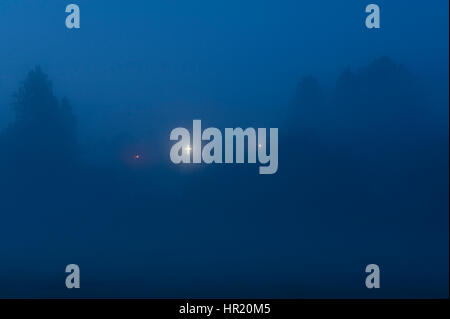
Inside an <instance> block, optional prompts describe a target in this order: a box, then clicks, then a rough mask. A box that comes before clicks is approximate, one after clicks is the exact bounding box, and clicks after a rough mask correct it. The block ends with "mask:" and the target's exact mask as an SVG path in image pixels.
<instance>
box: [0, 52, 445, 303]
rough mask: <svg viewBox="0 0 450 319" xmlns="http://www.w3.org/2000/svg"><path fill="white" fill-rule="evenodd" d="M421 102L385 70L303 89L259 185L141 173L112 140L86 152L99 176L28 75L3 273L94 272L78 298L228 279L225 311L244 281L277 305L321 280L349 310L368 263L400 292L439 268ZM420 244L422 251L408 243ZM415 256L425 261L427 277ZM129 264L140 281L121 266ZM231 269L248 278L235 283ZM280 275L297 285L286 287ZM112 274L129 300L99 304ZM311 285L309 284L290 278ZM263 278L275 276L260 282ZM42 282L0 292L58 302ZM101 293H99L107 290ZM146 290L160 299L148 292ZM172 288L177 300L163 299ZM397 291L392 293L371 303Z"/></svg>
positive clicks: (4, 230)
mask: <svg viewBox="0 0 450 319" xmlns="http://www.w3.org/2000/svg"><path fill="white" fill-rule="evenodd" d="M429 91H430V88H429V87H426V86H425V85H424V84H423V83H422V82H421V81H420V80H419V79H418V78H417V77H415V76H414V75H413V74H412V73H411V72H409V71H408V70H407V69H405V68H404V67H402V66H400V65H398V64H396V63H395V62H393V61H392V60H390V59H389V58H380V59H377V60H375V61H373V62H372V63H371V64H369V65H367V66H366V67H363V68H360V69H357V70H351V69H350V68H349V69H347V70H345V71H343V72H342V74H341V75H340V76H339V77H338V79H337V80H336V85H335V87H333V88H331V89H329V88H327V89H324V88H323V87H322V86H321V85H320V82H319V81H318V80H317V79H315V78H314V77H313V76H307V77H305V78H303V79H302V80H301V81H300V83H299V84H298V87H297V90H296V92H293V96H294V97H293V100H292V104H291V105H290V108H289V119H288V120H286V122H285V123H284V126H283V127H279V131H280V140H279V145H280V146H279V149H280V154H279V170H278V173H277V174H275V175H273V176H261V175H258V174H257V168H256V167H255V166H252V165H244V166H238V165H228V166H227V165H222V166H221V165H210V166H207V167H203V166H206V165H203V166H202V168H201V169H200V168H199V167H196V166H189V167H186V166H181V167H180V166H175V165H172V164H171V163H170V161H169V154H168V153H167V164H165V165H161V164H158V165H151V163H148V162H146V161H145V159H143V158H140V155H139V152H138V151H136V150H138V149H139V147H142V145H140V146H138V145H139V142H138V139H136V138H134V137H132V136H128V135H126V134H124V135H122V136H118V137H117V138H115V139H113V140H111V141H106V142H104V143H103V144H102V145H98V149H101V150H104V151H105V152H109V153H110V154H109V156H107V158H110V160H109V161H106V162H95V163H94V162H91V161H89V160H87V158H89V156H86V151H85V147H84V146H83V145H80V143H79V142H78V140H77V121H76V119H75V117H74V115H73V113H72V110H71V105H70V102H69V99H67V98H64V99H61V100H60V99H58V98H57V97H56V96H55V93H54V92H53V90H52V85H51V82H50V81H49V79H48V77H47V75H45V73H44V72H43V71H42V70H41V69H40V68H39V67H37V68H35V69H33V70H32V71H30V73H29V74H28V76H27V77H26V79H25V81H24V82H23V83H22V84H21V85H20V87H19V89H18V90H17V92H16V94H15V95H14V96H13V102H12V108H13V111H14V120H13V122H12V123H11V124H10V126H9V127H8V128H6V129H5V130H3V131H2V133H1V134H0V152H1V154H2V155H1V156H0V172H1V176H2V179H1V181H0V193H1V194H2V201H1V202H2V203H1V205H2V211H3V212H7V214H8V218H7V219H5V220H4V222H2V223H1V224H0V240H2V241H4V242H8V243H9V245H6V247H11V248H12V249H6V250H4V251H0V254H1V255H2V256H4V257H5V259H4V260H5V262H4V263H5V265H6V267H11V268H14V267H18V266H17V265H16V264H15V263H14V262H13V260H15V261H20V262H24V263H34V262H37V263H39V261H42V260H47V261H48V260H53V261H54V262H53V263H47V264H51V265H53V266H50V267H51V269H50V268H48V267H49V266H47V268H46V269H40V270H38V271H40V272H42V273H44V274H55V273H58V271H59V270H60V269H61V267H63V266H62V265H65V264H67V263H69V262H72V260H77V262H79V263H80V264H83V262H84V263H85V264H89V265H91V266H89V267H91V268H92V269H103V268H104V267H105V263H109V267H111V268H110V269H109V270H108V271H105V272H104V274H105V278H97V277H96V278H94V277H92V278H90V277H89V272H87V273H88V274H87V275H86V276H87V277H88V278H90V279H91V280H92V281H93V282H96V283H98V285H97V286H96V287H100V288H95V289H94V288H92V289H91V290H89V289H86V290H85V291H84V293H85V294H86V295H84V296H88V295H96V294H99V295H101V296H108V295H111V296H133V295H139V296H150V297H151V296H158V297H176V296H184V295H185V293H189V295H190V296H202V295H205V294H206V293H205V291H208V292H211V294H210V295H209V296H211V295H217V296H219V297H220V296H221V295H220V294H221V293H227V289H229V290H228V292H231V291H235V290H234V288H235V287H231V286H227V284H228V282H229V281H228V280H227V278H231V277H233V278H236V277H238V278H239V277H242V280H243V283H242V290H241V293H240V295H239V296H253V297H255V295H254V294H255V293H256V294H261V293H263V292H262V290H258V289H256V288H255V287H259V285H260V284H259V285H258V284H256V283H258V282H265V283H266V284H267V285H272V284H275V282H276V283H277V284H278V285H280V287H282V289H281V288H280V292H279V294H280V296H285V297H301V296H306V295H308V296H316V297H317V296H318V297H326V296H329V295H332V294H333V291H332V290H329V289H328V288H327V289H328V290H327V291H320V290H317V291H315V290H314V289H313V288H311V286H316V282H318V281H319V282H320V281H321V280H322V282H323V285H324V286H326V285H327V284H326V283H327V282H329V281H330V280H335V281H336V282H338V283H339V284H343V283H345V284H344V286H345V287H346V288H345V289H344V290H343V291H342V288H340V289H341V290H339V293H340V294H341V295H343V296H356V295H358V294H363V293H366V291H363V290H362V288H361V287H360V282H359V281H360V278H353V277H351V275H350V274H351V271H352V270H350V269H347V268H345V267H346V265H348V262H349V261H353V262H354V263H355V264H358V265H359V263H360V264H361V265H362V264H363V263H365V262H366V260H368V259H371V258H373V256H376V258H377V261H378V262H379V263H381V264H383V263H385V264H386V265H389V264H392V265H394V264H395V265H396V267H397V268H394V269H393V270H391V272H390V273H388V274H386V277H391V278H397V279H396V280H394V283H397V282H398V280H403V279H405V278H408V276H412V277H413V275H412V274H413V272H414V270H416V269H419V268H423V267H429V266H427V265H428V263H431V264H432V263H433V260H438V259H439V258H440V257H441V256H440V255H439V253H438V252H439V251H445V247H444V246H445V245H446V244H445V243H444V242H445V236H446V235H445V234H446V231H448V228H446V227H448V120H445V117H446V118H447V119H448V113H447V112H448V110H447V111H445V110H446V107H445V106H444V105H438V104H436V103H435V100H432V99H430V98H429ZM149 125H151V123H149ZM167 139H168V137H167ZM159 151H161V150H159ZM155 152H158V150H155ZM446 225H447V226H446ZM17 229H20V230H21V231H25V232H27V233H28V234H30V236H29V237H32V238H34V240H33V241H29V240H25V239H24V238H23V237H22V236H21V235H20V232H18V231H17ZM324 233H326V234H328V236H323V234H324ZM399 233H401V234H402V235H399ZM430 233H431V234H430ZM402 236H403V237H402ZM447 236H448V234H447ZM424 237H426V239H425V240H426V242H427V244H426V245H424V244H423V242H421V241H419V239H422V240H423V238H424ZM330 238H333V240H331V241H330ZM406 238H408V239H406ZM411 238H417V240H415V239H411ZM447 239H448V237H447ZM256 243H257V244H256ZM429 246H432V247H433V249H435V250H432V251H430V250H429V249H428V248H427V247H429ZM3 247H5V246H3ZM193 247H195V251H192V250H191V248H193ZM2 249H3V248H2ZM30 251H31V252H32V253H30ZM206 251H207V252H208V254H206V253H205V252H206ZM447 251H448V246H447ZM22 252H26V256H25V255H24V254H22ZM268 252H270V254H268ZM417 255H420V256H427V257H428V261H427V263H425V261H424V260H422V259H417V258H416V256H417ZM305 258H306V259H307V260H308V262H306V263H305ZM130 260H134V261H136V260H139V263H140V264H141V265H142V266H139V267H137V266H135V267H137V268H133V267H129V266H128V265H129V264H128V262H129V261H130ZM199 260H201V261H202V264H203V265H204V266H200V267H199V266H198V261H199ZM242 260H247V261H249V263H247V265H248V264H251V265H255V266H254V268H252V269H250V268H246V269H242V268H239V265H240V262H241V261H242ZM280 260H284V261H283V262H280ZM439 260H440V259H439ZM329 263H332V264H333V266H332V268H333V269H332V270H331V271H330V270H329V269H327V266H328V265H329ZM405 263H406V264H405ZM409 263H411V264H409ZM398 264H402V265H404V266H405V267H404V268H399V267H398ZM436 264H439V265H441V264H442V263H436ZM194 266H195V267H197V268H195V269H194V268H193V267H194ZM447 266H448V265H447ZM246 267H249V266H246ZM296 267H299V268H301V270H302V273H297V274H296V275H295V273H296V272H295V271H294V269H295V268H296ZM122 268H125V269H127V271H128V272H134V273H135V275H136V278H135V279H136V281H135V282H133V278H134V277H133V274H128V277H131V278H132V279H129V278H128V280H131V281H132V282H133V284H135V285H137V286H139V287H142V288H141V290H139V291H137V290H136V286H133V287H134V288H133V289H134V290H133V289H131V290H132V291H130V290H127V287H131V286H132V284H129V285H130V286H127V284H125V283H123V285H124V286H123V287H122V288H121V289H117V288H114V289H110V286H109V285H111V286H113V283H109V282H108V280H109V279H110V278H109V279H108V276H110V275H111V273H114V269H115V270H118V269H122ZM444 268H445V267H444ZM444 268H442V267H441V266H439V268H438V269H435V272H434V273H433V274H430V283H429V285H428V286H427V285H425V288H424V286H423V285H422V286H421V290H420V291H418V290H414V289H412V290H411V291H410V292H408V293H410V294H411V296H415V295H417V294H419V293H421V294H422V295H423V293H425V294H426V293H427V291H426V289H427V288H428V289H429V291H430V292H436V291H441V290H442V289H445V287H444V283H443V281H441V282H442V286H439V284H438V282H439V281H438V280H437V279H436V278H438V279H439V278H441V277H442V276H445V274H446V272H447V276H448V269H447V270H445V269H444ZM313 269H314V270H315V271H313ZM317 270H323V274H324V275H323V276H324V277H323V278H320V279H319V278H315V277H314V276H313V277H308V276H307V275H305V274H308V273H314V274H315V273H317ZM274 271H275V272H276V273H281V275H279V276H278V277H276V278H273V277H271V278H266V277H265V276H266V274H267V272H271V273H272V272H274ZM248 272H251V273H252V276H247V275H246V274H248ZM319 272H320V271H319ZM152 273H155V274H156V273H157V274H158V275H154V276H153V275H152ZM217 273H221V276H217ZM284 273H286V274H289V275H286V276H283V274H284ZM142 274H145V276H144V278H140V279H139V280H141V281H138V277H139V276H141V275H142ZM338 274H340V275H338ZM342 274H345V275H343V276H342ZM49 276H50V281H51V282H53V281H54V282H57V281H58V280H60V279H59V277H54V276H56V275H48V276H47V277H46V276H43V277H44V278H46V279H40V277H39V276H35V275H32V274H28V276H24V279H18V278H13V279H10V280H12V281H14V282H19V284H17V285H16V286H14V285H7V286H6V287H11V288H7V289H10V291H5V290H2V293H5V294H7V296H11V295H13V296H14V295H23V291H29V293H30V294H31V295H32V294H33V293H37V292H36V291H35V290H33V287H36V286H39V287H41V286H42V285H44V286H46V287H47V288H48V291H47V292H42V291H39V296H42V295H43V294H45V293H47V294H48V295H49V296H55V295H58V296H59V294H64V293H66V291H65V290H63V288H59V286H58V285H57V284H56V283H55V284H54V285H52V284H50V285H48V284H46V283H44V280H47V281H48V280H49V278H48V277H49ZM296 276H297V277H296ZM141 277H142V276H141ZM336 277H337V278H336ZM333 278H334V279H333ZM398 278H400V279H398ZM116 279H117V281H116V282H115V283H114V284H117V282H122V280H123V278H116ZM8 280H9V279H8V278H0V282H6V283H8ZM21 280H23V281H21ZM52 280H53V281H52ZM85 280H86V279H85ZM405 280H406V279H405ZM192 282H197V284H196V285H191V284H190V283H192ZM299 282H302V285H299V284H298V283H299ZM162 283H164V285H165V287H167V290H164V289H163V291H162V292H161V291H156V290H152V289H150V288H148V287H155V286H156V287H158V286H161V285H162ZM146 284H148V285H146ZM436 285H438V286H437V288H436ZM178 286H179V287H185V288H184V289H185V290H173V291H172V290H171V289H170V288H173V287H178ZM305 286H307V287H309V288H310V289H309V290H308V289H306V290H305V288H304V287H305ZM186 287H188V288H186ZM217 287H220V289H219V288H217ZM252 287H253V288H252ZM327 287H328V286H327ZM399 287H400V286H396V285H395V284H393V287H391V288H390V289H386V292H385V293H386V295H385V296H389V295H390V294H392V295H395V293H396V292H398V291H399V289H400V288H399ZM27 289H29V290H27ZM214 289H217V290H214ZM311 289H313V291H312V292H311ZM423 289H425V292H424V290H423ZM436 289H437V290H436ZM174 291H178V292H174ZM408 293H407V294H408ZM161 294H165V295H163V296H162V295H161ZM252 294H253V295H252ZM227 296H228V295H227ZM239 296H235V297H239ZM257 296H259V297H264V295H257ZM271 296H272V297H273V295H271ZM358 296H360V295H358Z"/></svg>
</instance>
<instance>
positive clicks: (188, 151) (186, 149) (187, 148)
mask: <svg viewBox="0 0 450 319" xmlns="http://www.w3.org/2000/svg"><path fill="white" fill-rule="evenodd" d="M184 150H185V151H186V152H187V153H188V154H189V153H190V152H191V151H192V147H191V146H190V145H188V146H186V148H185V149H184Z"/></svg>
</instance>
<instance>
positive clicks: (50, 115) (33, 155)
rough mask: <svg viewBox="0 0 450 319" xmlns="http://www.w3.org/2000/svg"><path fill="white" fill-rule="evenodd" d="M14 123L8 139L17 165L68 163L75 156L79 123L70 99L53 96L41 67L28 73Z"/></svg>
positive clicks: (16, 99) (15, 107) (18, 94)
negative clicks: (20, 163) (24, 163)
mask: <svg viewBox="0 0 450 319" xmlns="http://www.w3.org/2000/svg"><path fill="white" fill-rule="evenodd" d="M12 106H13V113H14V122H13V123H12V125H11V126H10V128H9V130H8V132H7V134H6V137H7V139H8V142H7V146H8V148H9V151H10V152H9V154H10V156H12V157H13V160H14V161H16V162H24V161H26V162H28V163H31V162H33V161H34V162H39V163H41V164H42V162H47V163H53V164H52V165H54V163H65V162H68V161H72V160H73V159H74V157H75V156H76V154H77V153H78V152H77V142H76V121H75V117H74V115H73V114H72V110H71V106H70V103H69V101H68V99H66V98H64V99H62V101H61V102H59V100H58V99H57V98H56V97H55V96H54V94H53V89H52V83H51V82H50V81H49V79H48V76H47V75H46V74H45V73H44V72H43V71H42V70H41V68H40V67H35V68H34V69H33V70H31V71H30V72H29V73H28V76H27V78H26V79H25V81H24V82H23V83H22V85H21V86H20V88H19V89H18V91H17V92H16V94H14V101H13V103H12Z"/></svg>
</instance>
